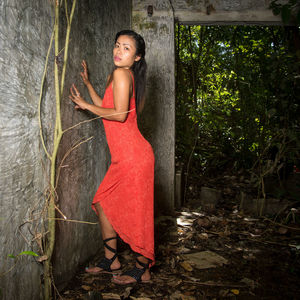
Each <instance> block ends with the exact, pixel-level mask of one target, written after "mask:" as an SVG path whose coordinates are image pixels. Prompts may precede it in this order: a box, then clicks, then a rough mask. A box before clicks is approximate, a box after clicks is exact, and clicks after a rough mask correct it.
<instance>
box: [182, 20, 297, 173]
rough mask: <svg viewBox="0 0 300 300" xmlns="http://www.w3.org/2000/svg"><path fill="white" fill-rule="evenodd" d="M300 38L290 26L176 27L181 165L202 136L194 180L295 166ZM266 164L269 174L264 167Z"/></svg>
mask: <svg viewBox="0 0 300 300" xmlns="http://www.w3.org/2000/svg"><path fill="white" fill-rule="evenodd" d="M296 30H297V28H296ZM295 32H296V33H297V31H295V28H292V27H286V28H284V27H258V26H223V27H221V26H206V27H204V26H182V25H178V26H177V28H176V35H177V36H176V42H177V45H176V49H177V53H176V56H177V57H176V61H177V64H176V76H177V85H176V120H177V121H176V157H177V159H178V161H181V162H183V163H184V164H185V165H187V161H188V159H189V155H190V153H191V151H192V149H193V145H194V144H195V138H196V136H197V132H198V131H199V130H200V131H199V136H198V137H197V138H198V140H197V144H196V147H195V151H194V152H193V162H194V163H193V166H194V169H193V170H194V173H195V174H199V172H200V171H201V172H202V173H205V172H208V173H212V174H217V173H220V172H222V171H223V170H225V169H227V170H228V169H229V168H230V169H231V170H232V171H236V170H238V169H248V170H250V169H251V170H252V171H253V172H255V174H257V177H258V178H260V175H261V174H262V172H264V173H263V174H269V172H271V173H272V172H273V173H274V172H275V173H276V171H278V168H279V167H280V165H281V163H282V161H284V162H286V163H291V164H293V163H296V161H297V159H299V149H300V137H299V128H300V127H299V125H300V124H299V114H300V106H299V102H300V101H299V95H300V75H299V69H300V64H299V59H298V58H297V56H296V52H297V50H298V49H296V48H295V45H294V43H293V41H294V34H295ZM298 35H299V32H298ZM268 160H271V161H272V162H273V164H272V168H270V166H269V165H268V168H267V167H266V166H267V164H266V163H267V161H268ZM266 172H267V173H266ZM259 174H260V175H259Z"/></svg>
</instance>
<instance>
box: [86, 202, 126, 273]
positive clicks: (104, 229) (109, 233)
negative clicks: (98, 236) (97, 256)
mask: <svg viewBox="0 0 300 300" xmlns="http://www.w3.org/2000/svg"><path fill="white" fill-rule="evenodd" d="M95 208H96V210H97V212H98V217H99V223H100V226H101V233H102V238H103V240H105V239H108V238H111V237H116V236H117V234H116V232H115V230H114V229H113V227H112V226H111V224H110V222H109V221H108V219H107V217H106V215H105V214H104V212H103V209H102V207H101V205H100V204H99V203H96V205H95ZM107 245H108V246H110V247H111V248H113V249H117V239H113V240H110V241H108V242H107ZM104 254H105V257H106V258H109V259H110V258H112V257H113V256H114V253H113V252H111V251H110V250H109V249H107V248H106V247H104ZM120 267H121V264H120V262H119V259H118V257H117V258H116V259H115V260H114V261H113V263H112V264H111V269H112V270H114V269H118V268H120ZM101 270H102V269H101V268H99V267H92V268H88V269H87V270H86V271H87V272H92V273H95V272H100V271H101Z"/></svg>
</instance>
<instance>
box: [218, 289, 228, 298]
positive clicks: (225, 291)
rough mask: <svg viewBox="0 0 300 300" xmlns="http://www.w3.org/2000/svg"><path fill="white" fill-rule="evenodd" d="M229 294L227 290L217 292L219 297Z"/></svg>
mask: <svg viewBox="0 0 300 300" xmlns="http://www.w3.org/2000/svg"><path fill="white" fill-rule="evenodd" d="M228 293H229V290H220V291H219V296H220V297H226V296H227V295H228Z"/></svg>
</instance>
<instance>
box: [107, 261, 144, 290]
mask: <svg viewBox="0 0 300 300" xmlns="http://www.w3.org/2000/svg"><path fill="white" fill-rule="evenodd" d="M136 262H137V263H138V264H139V265H140V266H141V267H142V268H138V267H137V266H134V268H133V269H131V270H129V271H126V272H124V273H122V274H121V275H120V276H129V277H132V278H133V279H134V280H135V281H134V282H130V283H129V282H123V281H122V280H118V278H117V277H114V278H113V280H112V281H113V282H114V283H117V284H121V285H127V284H134V283H147V282H150V280H142V276H143V274H144V273H145V271H146V270H147V269H149V263H143V262H141V261H139V260H138V259H137V258H136Z"/></svg>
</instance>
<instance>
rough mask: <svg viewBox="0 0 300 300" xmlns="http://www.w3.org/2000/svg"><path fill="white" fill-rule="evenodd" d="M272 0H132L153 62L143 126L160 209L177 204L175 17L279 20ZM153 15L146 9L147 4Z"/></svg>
mask: <svg viewBox="0 0 300 300" xmlns="http://www.w3.org/2000/svg"><path fill="white" fill-rule="evenodd" d="M269 3H270V1H269V0H266V1H261V0H224V1H219V0H209V1H207V0H193V1H188V0H133V1H132V15H133V17H132V26H133V28H134V29H135V30H136V31H137V32H139V33H140V34H141V35H142V36H144V38H145V40H146V45H147V53H146V59H147V63H148V66H149V71H148V78H149V79H148V92H147V104H146V108H145V111H144V113H143V114H142V116H141V118H140V123H139V124H140V127H141V130H142V132H143V133H144V135H145V136H146V137H147V138H148V139H149V140H150V142H151V143H152V145H153V147H154V152H155V158H156V174H155V176H156V177H155V204H156V208H157V211H160V212H167V213H170V212H172V210H173V208H174V160H175V151H174V149H175V95H174V90H175V78H174V77H175V70H174V64H175V55H174V23H175V22H179V23H182V24H194V25H195V24H245V23H247V24H280V23H281V20H280V17H279V16H274V15H273V13H272V11H271V10H270V9H268V7H269ZM149 5H151V6H152V7H153V15H152V16H148V15H147V7H148V6H149Z"/></svg>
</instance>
